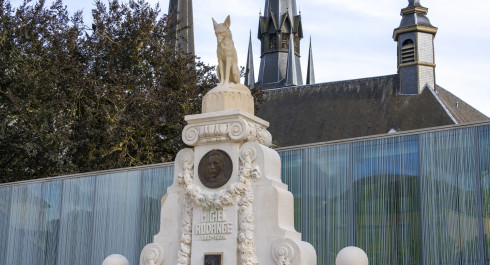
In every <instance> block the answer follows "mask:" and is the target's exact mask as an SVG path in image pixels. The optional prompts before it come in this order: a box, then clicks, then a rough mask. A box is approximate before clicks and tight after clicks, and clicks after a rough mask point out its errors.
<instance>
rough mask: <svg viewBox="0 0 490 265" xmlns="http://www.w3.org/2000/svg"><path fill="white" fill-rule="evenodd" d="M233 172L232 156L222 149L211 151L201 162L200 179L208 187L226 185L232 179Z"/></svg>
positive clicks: (213, 187)
mask: <svg viewBox="0 0 490 265" xmlns="http://www.w3.org/2000/svg"><path fill="white" fill-rule="evenodd" d="M232 172H233V163H232V162H231V158H230V156H229V155H228V154H227V153H226V152H225V151H222V150H211V151H209V152H208V153H207V154H205V155H204V156H203V157H202V159H201V161H200V162H199V168H198V174H199V179H200V180H201V183H202V184H203V185H204V186H205V187H207V188H211V189H216V188H219V187H221V186H223V185H225V184H226V182H228V180H230V178H231V173H232Z"/></svg>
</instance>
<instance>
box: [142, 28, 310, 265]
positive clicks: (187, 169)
mask: <svg viewBox="0 0 490 265" xmlns="http://www.w3.org/2000/svg"><path fill="white" fill-rule="evenodd" d="M226 21H229V18H227V20H226ZM226 21H225V23H224V24H225V25H224V27H225V28H228V30H229V23H228V26H227V25H226V24H227V22H226ZM219 25H221V24H218V27H221V26H219ZM216 27H217V23H216V22H215V28H216ZM225 31H226V30H225ZM220 34H221V33H219V34H218V32H217V33H216V35H217V37H218V47H219V43H220ZM226 34H228V33H226ZM229 35H230V38H231V33H230V34H229ZM229 43H230V42H228V44H229ZM231 43H232V42H231ZM233 49H234V48H233ZM218 50H219V48H218ZM222 54H224V55H225V57H227V56H231V57H232V59H233V54H232V53H231V55H230V53H228V52H224V53H222ZM219 56H220V52H219V51H218V57H219ZM235 56H236V53H235ZM228 61H229V60H227V59H226V58H225V60H224V62H225V63H226V65H228ZM232 61H233V60H232ZM221 62H222V60H220V64H221ZM228 66H229V65H228ZM228 66H226V67H228ZM226 67H225V66H221V65H220V73H218V74H219V75H220V74H221V75H220V76H221V77H220V80H221V81H222V84H220V85H219V86H218V87H216V88H214V89H213V90H211V91H210V92H209V93H208V94H206V96H205V97H204V99H203V113H202V114H196V115H190V116H186V118H185V119H186V121H187V123H188V125H187V126H186V127H185V128H184V130H183V132H182V139H183V141H184V143H186V144H187V145H188V146H190V147H191V148H186V149H183V150H181V151H180V152H179V153H178V154H177V157H176V159H175V164H174V180H173V184H172V185H171V186H170V187H169V188H168V189H167V194H166V195H165V196H164V200H163V202H162V209H161V219H160V232H159V233H158V234H157V235H155V236H154V243H152V244H149V245H147V246H146V247H145V248H144V249H143V251H142V253H141V256H140V264H141V265H175V264H182V265H189V264H192V265H203V264H205V265H206V264H209V265H213V264H220V265H221V264H226V265H239V264H243V265H256V264H261V265H273V264H274V265H289V264H297V265H315V264H316V252H315V249H314V248H313V247H312V246H311V245H310V244H309V243H307V242H303V241H301V234H300V233H298V232H296V231H295V229H294V198H293V195H292V193H291V192H289V191H288V190H287V185H285V184H283V183H282V182H281V161H280V158H279V154H278V153H277V152H276V151H274V150H273V149H271V148H269V147H268V146H270V145H271V142H272V137H271V135H270V133H269V132H268V131H267V127H268V126H269V123H268V122H267V121H264V120H262V119H260V118H258V117H256V116H254V115H253V109H254V105H253V98H252V96H251V95H250V91H249V90H248V88H246V87H245V86H243V85H241V84H235V83H233V82H231V83H230V82H229V81H236V79H234V78H235V77H232V76H233V73H234V72H233V69H232V68H233V67H234V66H232V67H231V70H230V71H227V70H224V68H226ZM223 72H226V74H225V75H223ZM228 74H230V75H228ZM226 80H228V82H227V81H226Z"/></svg>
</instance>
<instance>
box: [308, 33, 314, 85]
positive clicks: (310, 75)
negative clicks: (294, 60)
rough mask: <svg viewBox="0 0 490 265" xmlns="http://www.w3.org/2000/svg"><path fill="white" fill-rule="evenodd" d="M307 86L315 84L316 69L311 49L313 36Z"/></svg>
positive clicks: (309, 55) (309, 54)
mask: <svg viewBox="0 0 490 265" xmlns="http://www.w3.org/2000/svg"><path fill="white" fill-rule="evenodd" d="M306 84H307V85H313V84H315V68H314V67H313V49H312V48H311V36H310V51H309V53H308V71H307V72H306Z"/></svg>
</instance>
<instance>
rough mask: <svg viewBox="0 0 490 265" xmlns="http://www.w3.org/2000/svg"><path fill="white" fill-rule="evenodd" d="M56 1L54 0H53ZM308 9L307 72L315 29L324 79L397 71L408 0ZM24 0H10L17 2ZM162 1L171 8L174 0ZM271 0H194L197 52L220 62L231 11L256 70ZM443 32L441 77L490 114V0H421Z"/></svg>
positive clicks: (87, 5) (310, 4) (312, 2)
mask: <svg viewBox="0 0 490 265" xmlns="http://www.w3.org/2000/svg"><path fill="white" fill-rule="evenodd" d="M48 1H49V0H48ZM296 1H297V5H298V8H300V9H301V12H302V19H303V31H304V34H305V38H304V39H303V41H302V43H301V45H302V48H301V52H302V56H303V57H302V70H303V76H306V63H307V55H308V44H309V43H308V42H309V36H310V35H311V37H312V41H313V43H312V45H313V55H314V63H315V75H316V81H317V83H320V82H330V81H338V80H346V79H356V78H364V77H372V76H381V75H389V74H395V73H396V71H397V69H396V43H395V42H394V41H393V39H392V35H393V29H394V28H396V27H398V25H399V23H400V20H401V16H400V10H401V9H402V8H404V7H406V6H407V3H408V1H406V0H296ZM20 2H22V1H20V0H14V1H11V3H12V4H13V5H18V4H19V3H20ZM148 2H150V3H152V4H156V3H158V2H159V3H160V7H161V9H162V11H163V12H165V13H166V12H167V9H168V0H161V1H158V0H149V1H148ZM264 2H265V0H195V1H193V5H194V32H195V45H196V54H197V56H199V57H201V60H202V61H204V62H206V63H209V64H212V65H215V64H216V63H217V59H216V38H215V35H214V31H213V24H212V22H211V18H212V17H213V18H215V19H216V20H217V21H224V19H225V18H226V16H227V15H231V21H232V22H231V29H232V32H233V37H234V41H235V46H236V49H237V52H238V54H239V59H238V60H239V64H240V65H245V63H246V54H247V49H248V39H249V31H250V30H251V31H252V42H253V47H254V50H253V52H254V62H255V72H256V76H257V70H258V68H259V63H260V54H259V52H260V42H259V40H258V39H257V37H256V36H257V26H258V17H259V12H260V11H261V10H263V9H264ZM64 3H65V4H66V5H67V6H68V9H69V10H70V11H71V12H73V11H75V10H80V9H81V10H83V11H84V15H85V21H86V23H87V24H90V23H91V20H90V10H91V9H92V7H93V1H73V0H64ZM421 4H422V5H423V6H425V7H428V8H429V14H428V17H429V19H430V21H431V23H432V25H434V26H435V27H438V28H439V30H438V33H437V35H436V38H435V56H436V57H435V58H436V65H437V67H436V82H437V84H438V85H440V86H442V87H444V88H445V89H447V90H449V91H451V92H452V93H453V94H455V95H456V96H458V97H460V98H461V99H463V100H464V101H466V102H467V103H469V104H471V105H472V106H474V107H476V108H477V109H478V110H480V111H481V112H483V113H484V114H486V115H487V116H490V1H488V0H471V1H464V2H463V1H456V0H421Z"/></svg>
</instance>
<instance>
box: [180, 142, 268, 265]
mask: <svg viewBox="0 0 490 265" xmlns="http://www.w3.org/2000/svg"><path fill="white" fill-rule="evenodd" d="M189 155H190V156H189ZM256 157H257V154H256V151H255V149H253V148H244V149H243V150H242V151H241V153H240V161H241V163H242V166H240V171H239V174H238V181H237V182H235V183H233V184H231V185H229V186H228V188H226V189H223V190H221V191H219V192H210V191H206V190H202V189H201V188H200V187H198V186H197V185H195V184H194V176H193V175H194V174H193V171H192V169H193V163H192V154H190V152H189V153H187V154H184V156H183V157H182V166H183V167H182V168H183V169H184V172H182V173H180V174H179V176H178V184H179V186H181V187H182V188H184V191H185V195H186V196H185V202H184V204H185V209H184V218H183V220H184V222H183V227H182V237H181V241H180V251H179V253H178V262H179V264H181V265H190V255H191V253H190V249H191V238H192V206H193V205H192V203H194V205H196V206H200V207H203V208H204V209H210V208H222V207H223V206H231V205H238V206H239V209H238V221H239V230H238V250H240V254H241V255H240V259H241V264H243V265H257V264H258V258H257V255H256V251H255V243H254V230H255V223H254V221H255V218H254V213H253V200H254V196H253V191H252V181H255V180H257V179H259V178H260V171H259V167H258V166H256V167H254V168H252V162H253V161H254V160H255V158H256Z"/></svg>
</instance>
